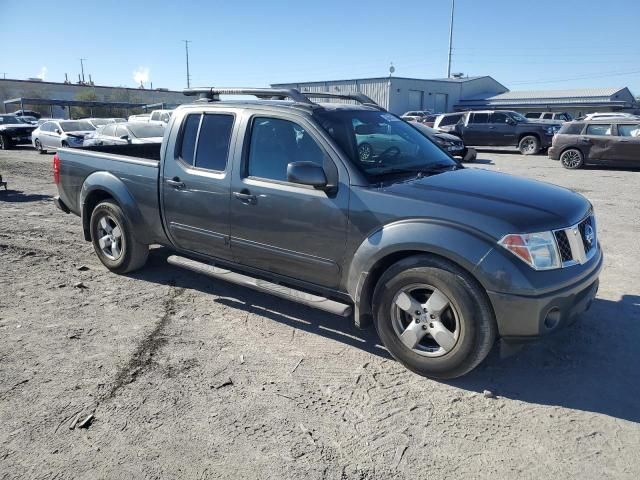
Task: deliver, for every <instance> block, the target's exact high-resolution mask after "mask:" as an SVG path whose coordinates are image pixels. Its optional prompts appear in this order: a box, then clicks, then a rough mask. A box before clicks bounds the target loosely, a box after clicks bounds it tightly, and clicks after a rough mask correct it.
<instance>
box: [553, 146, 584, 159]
mask: <svg viewBox="0 0 640 480" xmlns="http://www.w3.org/2000/svg"><path fill="white" fill-rule="evenodd" d="M567 150H578V151H579V152H580V153H581V154H582V157H583V158H584V156H585V155H584V152H583V151H582V149H581V148H580V147H578V146H576V145H569V146H566V147H564V148H563V149H562V150H560V155H562V154H563V153H564V152H566V151H567ZM560 155H559V156H560Z"/></svg>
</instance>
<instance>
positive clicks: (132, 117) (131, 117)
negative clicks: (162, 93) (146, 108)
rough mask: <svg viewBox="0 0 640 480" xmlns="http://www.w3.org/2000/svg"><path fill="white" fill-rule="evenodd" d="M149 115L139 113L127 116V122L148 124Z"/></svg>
mask: <svg viewBox="0 0 640 480" xmlns="http://www.w3.org/2000/svg"><path fill="white" fill-rule="evenodd" d="M150 117H151V114H150V113H141V114H139V115H129V118H128V119H127V122H144V123H149V118H150Z"/></svg>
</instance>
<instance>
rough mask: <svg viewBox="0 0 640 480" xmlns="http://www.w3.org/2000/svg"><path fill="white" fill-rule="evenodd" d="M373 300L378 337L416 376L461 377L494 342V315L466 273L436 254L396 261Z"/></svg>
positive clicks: (379, 285)
mask: <svg viewBox="0 0 640 480" xmlns="http://www.w3.org/2000/svg"><path fill="white" fill-rule="evenodd" d="M373 298H374V304H373V311H374V315H375V319H374V321H375V326H376V330H377V331H378V335H379V336H380V340H382V343H383V344H384V345H385V347H387V350H389V353H391V355H392V356H393V357H394V358H395V359H396V360H398V361H399V362H400V363H402V364H403V365H404V366H405V367H407V368H408V369H409V370H412V371H413V372H416V373H418V374H420V375H424V376H426V377H432V378H441V379H446V378H455V377H459V376H461V375H464V374H465V373H467V372H469V371H470V370H472V369H473V368H475V367H476V366H477V365H478V364H479V363H480V362H482V360H484V358H485V357H486V356H487V354H488V353H489V351H490V350H491V348H492V346H493V343H494V341H495V338H496V331H497V327H496V321H495V316H494V314H493V310H492V308H491V306H490V305H489V302H488V299H487V297H486V295H485V293H484V292H483V291H482V289H481V287H480V286H479V285H477V283H476V282H475V281H474V280H473V279H472V278H471V277H470V276H469V274H467V273H466V272H465V271H463V270H462V269H461V268H459V267H457V266H456V265H455V264H452V263H450V262H448V261H446V260H444V259H441V258H439V257H433V256H428V255H419V256H415V257H410V258H407V259H404V260H401V261H399V262H397V263H396V264H394V265H393V266H391V267H390V268H389V269H388V270H387V271H386V272H385V273H384V274H383V275H382V277H381V278H380V280H379V281H378V284H377V286H376V289H375V292H374V296H373Z"/></svg>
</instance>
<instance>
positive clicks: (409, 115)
mask: <svg viewBox="0 0 640 480" xmlns="http://www.w3.org/2000/svg"><path fill="white" fill-rule="evenodd" d="M432 113H433V112H432V111H431V110H410V111H408V112H405V113H404V114H402V116H401V118H402V119H403V120H406V121H412V122H417V121H419V120H420V119H421V118H423V117H426V116H427V115H431V114H432Z"/></svg>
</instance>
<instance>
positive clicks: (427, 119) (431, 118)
mask: <svg viewBox="0 0 640 480" xmlns="http://www.w3.org/2000/svg"><path fill="white" fill-rule="evenodd" d="M436 118H438V115H435V114H432V115H425V116H424V117H422V118H419V119H418V122H419V123H422V124H423V125H426V126H427V127H433V124H434V122H435V121H436Z"/></svg>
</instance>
